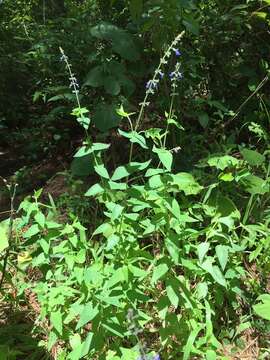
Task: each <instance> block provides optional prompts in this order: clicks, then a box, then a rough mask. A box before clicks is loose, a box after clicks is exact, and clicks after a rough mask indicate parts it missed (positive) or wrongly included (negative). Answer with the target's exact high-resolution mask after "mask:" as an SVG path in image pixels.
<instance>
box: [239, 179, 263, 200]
mask: <svg viewBox="0 0 270 360" xmlns="http://www.w3.org/2000/svg"><path fill="white" fill-rule="evenodd" d="M240 182H241V184H242V185H243V187H244V189H245V190H246V191H247V192H248V193H250V194H252V195H256V194H261V195H263V194H266V193H267V192H269V184H268V183H267V181H266V180H263V179H262V178H260V177H259V176H256V175H248V176H245V177H243V178H241V180H240Z"/></svg>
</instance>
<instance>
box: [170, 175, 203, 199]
mask: <svg viewBox="0 0 270 360" xmlns="http://www.w3.org/2000/svg"><path fill="white" fill-rule="evenodd" d="M168 183H169V184H171V185H175V186H176V187H177V188H178V190H180V191H183V192H184V193H185V195H197V194H198V193H199V192H200V191H201V190H202V189H203V187H202V186H201V185H199V184H198V183H197V181H195V179H194V177H193V176H192V174H189V173H186V172H180V173H178V174H175V175H170V177H169V181H168Z"/></svg>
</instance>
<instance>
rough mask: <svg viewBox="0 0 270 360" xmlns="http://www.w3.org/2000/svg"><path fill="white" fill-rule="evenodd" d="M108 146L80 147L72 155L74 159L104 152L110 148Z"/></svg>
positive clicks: (101, 144) (102, 144)
mask: <svg viewBox="0 0 270 360" xmlns="http://www.w3.org/2000/svg"><path fill="white" fill-rule="evenodd" d="M110 146H111V145H110V144H104V143H94V144H92V146H82V147H81V148H80V149H79V150H78V151H77V152H76V154H75V155H74V157H82V156H86V155H89V154H92V153H93V152H95V151H102V150H106V149H108V148H109V147H110Z"/></svg>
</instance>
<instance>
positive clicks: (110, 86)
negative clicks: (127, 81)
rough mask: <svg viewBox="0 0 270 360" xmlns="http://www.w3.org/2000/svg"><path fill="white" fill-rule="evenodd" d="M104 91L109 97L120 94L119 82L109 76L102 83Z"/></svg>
mask: <svg viewBox="0 0 270 360" xmlns="http://www.w3.org/2000/svg"><path fill="white" fill-rule="evenodd" d="M104 88H105V91H106V92H107V93H108V94H111V95H114V96H115V95H118V94H119V93H120V90H121V87H120V83H119V81H118V80H117V79H116V78H115V77H114V76H112V75H109V76H107V77H106V79H105V83H104Z"/></svg>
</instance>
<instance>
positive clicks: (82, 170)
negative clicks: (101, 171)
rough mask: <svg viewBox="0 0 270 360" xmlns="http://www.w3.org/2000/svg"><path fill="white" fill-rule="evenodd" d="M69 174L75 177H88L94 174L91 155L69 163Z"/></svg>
mask: <svg viewBox="0 0 270 360" xmlns="http://www.w3.org/2000/svg"><path fill="white" fill-rule="evenodd" d="M71 172H72V174H73V175H76V176H83V177H84V176H88V175H90V174H93V173H94V166H93V157H92V155H91V154H88V155H86V156H82V157H76V158H74V159H73V161H72V163H71Z"/></svg>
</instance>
